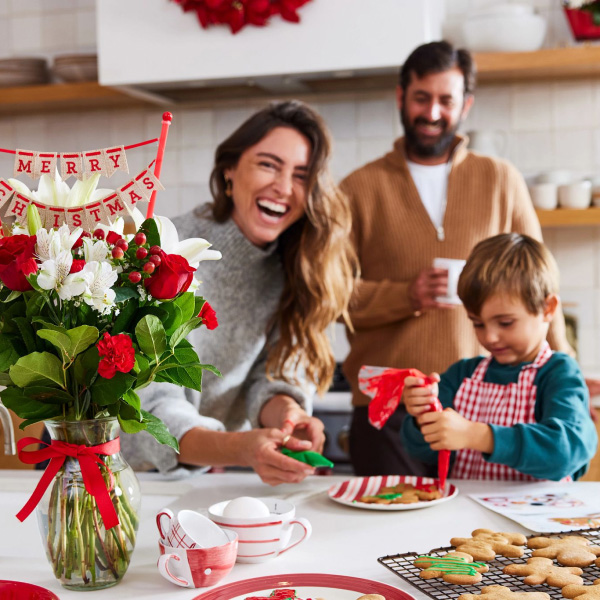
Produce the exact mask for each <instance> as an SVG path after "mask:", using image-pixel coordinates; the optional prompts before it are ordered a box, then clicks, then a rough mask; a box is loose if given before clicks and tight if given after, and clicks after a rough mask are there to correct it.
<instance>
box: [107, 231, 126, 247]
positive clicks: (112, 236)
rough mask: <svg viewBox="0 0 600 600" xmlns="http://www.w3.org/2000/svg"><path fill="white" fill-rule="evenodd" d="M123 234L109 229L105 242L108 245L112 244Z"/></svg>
mask: <svg viewBox="0 0 600 600" xmlns="http://www.w3.org/2000/svg"><path fill="white" fill-rule="evenodd" d="M122 237H123V236H122V235H119V234H118V233H117V232H116V231H109V232H108V235H107V236H106V243H107V244H109V245H110V246H114V245H115V244H116V243H117V242H118V241H119V240H120V239H121V238H122Z"/></svg>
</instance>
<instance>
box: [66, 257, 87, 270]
mask: <svg viewBox="0 0 600 600" xmlns="http://www.w3.org/2000/svg"><path fill="white" fill-rule="evenodd" d="M83 267H85V260H83V258H74V259H73V263H72V264H71V270H70V271H69V273H79V271H82V270H83Z"/></svg>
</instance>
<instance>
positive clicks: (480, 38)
mask: <svg viewBox="0 0 600 600" xmlns="http://www.w3.org/2000/svg"><path fill="white" fill-rule="evenodd" d="M462 29H463V36H464V39H465V44H466V46H467V48H469V50H472V51H473V52H531V51H534V50H539V49H540V48H541V47H542V44H543V43H544V37H545V35H546V19H544V17H542V16H540V15H536V14H527V13H525V14H516V15H515V14H512V15H511V14H506V15H493V14H491V15H489V14H482V15H477V14H475V15H473V16H470V17H467V19H466V20H465V22H464V23H463V28H462Z"/></svg>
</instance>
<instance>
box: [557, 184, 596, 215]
mask: <svg viewBox="0 0 600 600" xmlns="http://www.w3.org/2000/svg"><path fill="white" fill-rule="evenodd" d="M591 202H592V182H591V181H588V180H585V181H576V182H575V183H569V184H568V185H561V186H559V187H558V204H559V205H560V206H561V207H562V208H574V209H580V210H581V209H584V208H589V207H590V203H591Z"/></svg>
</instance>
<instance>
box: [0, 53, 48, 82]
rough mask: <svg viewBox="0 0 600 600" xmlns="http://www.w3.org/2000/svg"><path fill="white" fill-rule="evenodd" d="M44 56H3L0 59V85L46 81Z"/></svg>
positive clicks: (46, 67)
mask: <svg viewBox="0 0 600 600" xmlns="http://www.w3.org/2000/svg"><path fill="white" fill-rule="evenodd" d="M48 79H49V74H48V65H47V63H46V59H45V58H5V59H2V60H0V87H14V86H20V85H36V84H41V83H47V82H48Z"/></svg>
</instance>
